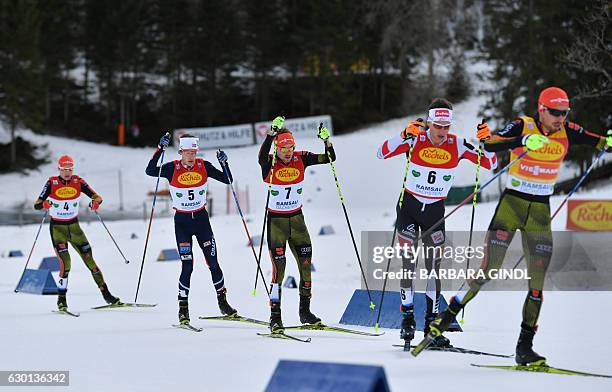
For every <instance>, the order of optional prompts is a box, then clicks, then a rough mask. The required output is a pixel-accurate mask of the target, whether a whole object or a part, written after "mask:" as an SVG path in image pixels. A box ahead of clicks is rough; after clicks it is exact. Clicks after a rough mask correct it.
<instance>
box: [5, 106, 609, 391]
mask: <svg viewBox="0 0 612 392" xmlns="http://www.w3.org/2000/svg"><path fill="white" fill-rule="evenodd" d="M479 105H480V102H479V101H478V99H471V100H469V101H467V102H466V103H464V104H459V105H457V109H456V112H457V113H458V116H457V117H458V118H459V119H458V121H457V124H458V125H459V126H461V127H463V129H469V130H471V129H473V127H474V125H475V124H476V123H477V121H479V120H478V119H476V117H475V111H476V110H477V107H478V106H479ZM462 112H463V113H471V117H468V116H464V117H461V113H462ZM406 120H407V119H405V118H404V119H396V120H390V121H387V122H385V123H382V124H379V125H376V126H372V127H369V128H368V129H366V130H364V131H361V132H358V133H354V134H350V135H345V136H339V137H334V138H333V140H334V146H335V148H336V151H337V155H338V162H337V163H336V170H337V172H338V175H339V178H340V182H341V185H342V191H343V194H344V196H345V199H346V203H347V209H348V212H349V215H350V218H351V224H352V226H353V229H354V231H355V234H356V239H357V240H358V241H359V239H360V238H359V237H360V236H359V233H360V232H361V231H362V230H390V229H391V227H392V226H391V225H392V224H393V220H394V205H395V202H396V200H397V196H398V193H399V190H400V187H401V180H402V177H403V172H404V167H405V166H404V165H405V160H403V159H401V158H399V157H398V158H397V159H391V160H388V161H379V160H377V159H376V156H375V154H376V149H377V148H378V146H379V144H380V143H382V141H383V140H384V138H386V137H388V136H390V135H392V134H393V133H395V132H398V131H399V130H400V129H401V128H402V127H403V126H405V123H406ZM472 123H473V124H472ZM22 134H23V135H24V136H26V137H27V138H34V137H35V138H36V139H38V140H39V141H40V142H44V143H49V148H50V150H51V151H52V155H53V159H54V160H55V159H57V157H59V156H60V155H62V154H64V153H70V154H71V155H73V156H74V158H75V159H76V161H77V171H76V173H77V174H80V175H83V176H84V177H85V179H86V180H87V181H88V182H89V183H90V184H91V185H92V187H93V188H94V189H96V190H97V191H98V192H100V193H101V194H102V195H103V196H105V197H106V200H105V203H104V204H103V206H102V209H101V210H100V213H101V215H102V216H103V212H104V209H112V208H116V207H117V205H118V197H117V195H116V193H117V192H116V177H114V176H112V175H110V174H109V173H112V172H113V171H116V170H117V169H118V168H119V167H121V168H122V170H123V178H124V185H125V186H126V189H128V192H126V195H128V196H127V197H126V200H125V202H126V206H127V207H128V208H138V209H142V199H143V198H144V197H145V194H146V192H147V191H150V190H152V189H153V187H154V185H155V184H154V182H155V179H154V178H151V177H147V176H145V175H144V168H145V166H146V164H147V162H148V159H149V157H150V155H151V154H152V153H153V149H151V148H147V149H131V148H117V147H112V146H106V145H96V144H92V143H87V142H80V141H70V142H69V144H67V143H66V140H65V139H61V138H57V137H51V136H39V135H36V136H34V135H33V134H31V133H30V132H27V131H22ZM460 134H463V133H460ZM466 135H467V133H466ZM297 142H298V149H308V150H311V151H314V152H318V151H322V150H323V146H322V144H321V142H320V141H318V140H314V139H313V140H303V139H298V140H297ZM258 148H259V147H258V146H253V147H246V148H240V149H227V150H226V151H227V153H228V155H229V163H230V165H231V168H232V171H233V173H234V177H235V178H236V180H237V181H238V182H239V183H240V185H241V186H244V185H246V184H248V185H249V187H250V189H251V209H252V213H251V214H250V215H248V216H247V218H248V220H249V223H248V225H249V229H250V232H251V234H252V235H255V234H257V235H258V234H259V233H260V231H261V224H262V219H263V205H264V203H265V195H266V194H265V185H264V184H262V183H261V177H260V171H259V167H258V165H257V164H256V159H257V158H256V155H257V151H258ZM167 156H168V157H169V158H170V157H172V158H173V159H174V158H175V157H177V155H176V151H175V150H173V149H170V150H169V151H168V153H167ZM205 157H206V159H210V160H211V161H213V162H214V164H215V166H217V167H218V164H217V163H216V159H214V155H213V151H205ZM54 167H55V163H54V162H53V163H52V164H50V165H46V166H45V167H43V168H42V169H41V172H33V173H31V174H30V176H28V177H21V176H19V175H17V174H9V175H3V176H0V177H1V178H2V179H3V180H4V183H5V184H17V185H18V186H17V187H8V186H6V187H2V188H0V200H2V206H1V207H2V208H7V207H10V206H11V205H13V204H15V203H17V202H20V201H22V200H28V202H31V201H33V200H34V199H35V198H36V195H37V194H38V193H39V192H40V189H41V188H42V185H43V183H44V179H45V178H46V177H47V176H48V175H51V174H54V173H55V169H54ZM465 167H466V168H465V169H461V170H462V171H461V173H462V177H464V178H465V180H464V181H465V183H466V184H469V183H470V180H469V179H470V178H471V177H473V168H472V167H470V165H465ZM307 171H308V172H307V176H306V187H305V197H304V199H305V206H304V213H305V217H306V222H307V224H308V227H309V230H310V234H311V237H312V240H313V252H314V254H313V263H314V265H315V267H316V272H314V273H313V300H312V310H313V312H314V313H315V314H317V315H319V316H320V317H322V319H323V320H324V321H325V322H327V323H328V324H332V325H335V324H337V323H338V321H339V319H340V317H341V315H342V312H343V311H344V308H345V306H346V304H347V302H348V300H349V299H350V297H351V295H352V293H353V290H354V289H355V288H357V287H359V276H360V275H359V269H358V268H357V266H356V260H355V255H354V251H353V247H352V244H351V242H350V236H349V234H348V231H347V229H346V223H345V220H344V215H343V213H342V210H341V206H340V202H339V200H338V195H337V191H336V187H335V184H334V180H333V176H332V174H331V170H330V169H329V168H328V167H327V166H318V167H314V168H309V169H307ZM485 178H486V177H485ZM162 181H164V180H162ZM491 186H492V187H496V185H495V186H494V185H491ZM211 189H212V192H213V194H214V193H215V192H216V193H217V194H221V195H223V197H225V189H224V186H223V185H221V184H218V183H215V182H214V181H212V185H211ZM318 189H320V190H318ZM578 196H579V197H582V198H585V197H589V198H594V197H601V198H611V196H612V184H611V185H606V186H603V187H601V188H598V189H596V190H593V191H589V192H586V193H579V194H578ZM562 198H563V197H561V196H555V197H553V198H552V203H551V204H552V205H551V208H552V209H553V210H554V208H556V206H558V205H559V203H560V202H561V200H562ZM495 206H496V202H490V203H482V204H479V205H478V209H477V219H476V222H475V227H476V229H477V230H478V229H480V230H484V229H486V227H487V226H488V223H489V221H490V219H491V217H492V215H493V212H494V209H495ZM450 208H453V207H452V206H451V207H450ZM448 210H450V209H447V211H448ZM470 213H471V209H470V207H469V206H467V207H464V208H462V209H461V210H459V211H458V212H457V213H456V214H454V215H453V216H452V217H451V218H450V219H449V220H448V222H447V229H448V230H467V229H468V226H467V225H468V222H469V219H470ZM565 219H566V217H565V209H564V210H563V211H562V212H561V213H560V214H559V216H558V217H556V218H555V220H554V221H553V229H557V230H562V229H563V228H564V227H565ZM325 224H331V225H332V226H333V227H334V229H335V231H336V234H334V235H328V236H319V235H317V233H318V231H319V228H320V227H321V226H322V225H325ZM107 225H108V227H109V228H110V230H111V231H112V233H113V235H114V236H115V238H116V240H117V241H118V243H119V244H120V246H121V247H122V250H123V251H124V253H125V254H126V256H127V258H128V259H129V260H130V261H131V263H130V264H128V265H126V264H124V263H123V260H122V259H121V257H120V255H119V254H118V253H117V250H116V249H115V247H114V245H113V244H112V242H111V240H110V238H109V237H108V234H107V233H106V231H104V228H103V227H102V225H100V223H99V222H97V221H94V222H91V223H82V227H83V229H84V231H85V233H86V234H87V236H88V238H89V241H90V243H91V244H92V246H93V252H94V258H95V259H96V261H97V262H98V264H99V266H100V268H101V270H102V271H103V273H104V276H105V279H106V281H107V283H108V285H109V288H110V289H111V291H112V292H113V293H114V294H115V295H118V296H120V297H121V299H122V300H124V301H132V300H133V299H134V293H135V288H136V282H137V279H138V273H139V269H140V264H141V259H142V251H143V245H144V237H145V231H146V227H147V221H144V220H132V221H117V222H107ZM212 226H213V230H214V232H215V236H216V239H217V245H218V249H219V261H220V264H221V267H222V268H223V271H224V273H225V278H226V284H227V287H228V290H229V292H228V300H229V302H230V303H231V304H232V305H233V306H235V307H236V308H237V309H238V310H239V311H240V313H241V314H243V315H245V316H248V317H253V318H258V319H264V320H265V319H267V318H268V317H269V309H268V307H267V297H266V295H265V291H264V289H263V286H262V285H261V282H260V286H259V289H258V293H257V296H256V297H253V296H251V290H252V285H253V279H254V276H255V261H254V258H253V255H252V253H251V250H250V249H249V248H248V247H247V246H246V244H247V238H246V236H245V234H244V229H243V227H242V222H241V221H240V218H239V216H238V215H231V216H215V217H213V218H212ZM36 230H37V226H36V225H29V226H23V227H16V226H0V253H2V254H5V253H6V252H7V251H8V250H9V249H21V250H22V251H23V252H24V253H25V254H26V255H27V252H28V251H29V249H30V246H31V244H32V241H33V239H34V236H35V234H36ZM132 233H136V234H137V236H138V238H136V239H131V238H130V236H131V234H132ZM173 247H175V242H174V229H173V223H172V218H168V217H160V218H156V219H155V220H154V221H153V228H152V232H151V238H150V242H149V248H148V250H147V258H146V261H145V265H144V272H143V280H142V284H141V288H140V294H139V298H138V300H139V302H143V303H158V306H157V307H156V308H151V309H130V308H123V309H113V310H91V309H90V308H91V307H92V306H96V305H101V304H103V299H102V296H101V295H100V294H99V291H98V290H97V289H96V287H95V284H94V282H93V279H92V278H91V275H90V274H89V271H88V270H87V269H86V268H85V266H84V264H83V262H82V261H81V260H80V259H79V257H78V256H77V255H76V253H75V252H73V251H71V255H72V270H71V273H70V283H69V292H68V304H69V307H70V309H71V310H73V311H75V312H80V313H81V317H79V318H77V319H74V318H69V317H65V316H61V315H57V314H53V313H51V310H52V309H54V308H55V301H56V297H55V296H34V295H28V294H14V293H13V289H14V287H15V284H16V282H17V281H18V279H19V276H20V274H21V271H22V269H23V265H24V263H25V257H22V258H11V259H9V258H5V257H2V258H0V268H1V271H2V273H1V274H0V303H1V307H2V311H1V312H0V342H2V354H1V355H0V370H70V383H71V386H70V387H69V388H61V387H57V388H49V387H47V388H45V390H51V391H55V390H57V391H67V390H70V391H108V390H117V391H169V390H202V391H211V390H215V391H260V390H263V389H264V388H265V386H266V384H267V382H268V380H269V378H270V376H271V374H272V372H273V371H274V368H275V367H276V364H277V362H278V360H280V359H296V360H308V361H331V362H346V363H358V364H371V365H382V366H384V368H385V372H386V375H387V378H388V381H389V384H390V387H391V389H392V390H394V391H399V390H407V389H408V388H453V389H462V388H464V387H469V388H470V390H483V391H484V390H490V389H491V388H495V390H497V391H516V390H526V389H528V388H533V387H537V388H540V389H542V390H545V391H549V390H554V391H556V392H560V391H575V390H577V389H578V388H580V389H582V390H589V391H607V390H610V385H611V384H610V381H609V380H603V379H595V378H584V377H577V376H560V375H546V374H530V373H514V372H504V371H500V370H490V369H477V368H473V367H470V366H469V364H470V363H486V364H511V363H513V361H512V360H507V359H501V358H490V357H488V358H487V357H479V356H472V355H463V354H452V353H433V352H425V353H423V354H422V355H421V356H420V357H419V358H418V359H414V358H412V357H411V356H410V355H409V354H408V353H404V352H401V351H400V349H398V348H394V347H392V346H391V345H392V344H397V343H399V342H400V340H399V331H397V330H387V331H386V334H385V335H384V336H382V337H362V336H350V335H344V334H336V333H332V332H322V331H291V332H290V333H292V334H294V335H295V336H300V337H312V342H311V343H308V344H303V343H298V342H291V341H284V340H276V339H266V338H262V337H258V336H257V335H256V333H257V332H265V329H264V328H262V327H259V326H254V325H249V324H244V323H237V322H227V321H205V320H199V319H198V316H201V315H217V314H218V309H217V305H216V298H215V295H214V288H213V286H212V284H211V278H210V274H209V272H208V269H207V268H206V266H205V263H204V260H203V256H202V253H201V251H200V250H199V249H198V250H196V251H195V264H196V267H195V269H194V273H193V276H192V282H191V293H190V298H191V299H190V313H191V319H192V324H194V325H196V326H200V327H203V328H204V331H203V332H202V333H200V334H195V333H192V332H189V331H183V330H177V329H174V328H172V327H171V324H173V323H176V320H177V301H176V294H177V279H178V275H179V272H180V265H179V263H178V262H157V261H156V258H157V255H158V254H159V252H160V251H161V250H162V249H166V248H173ZM52 254H53V251H52V247H51V241H50V238H49V232H48V226H47V225H45V227H44V228H43V230H42V231H41V235H40V238H39V242H38V244H37V245H36V248H35V250H34V253H33V256H32V260H31V262H30V267H31V268H36V267H37V266H38V263H39V262H40V260H41V259H42V257H45V256H51V255H52ZM512 261H514V260H512ZM509 263H510V261H506V265H508V264H509ZM262 267H263V270H264V274H265V277H266V281H269V279H270V270H271V267H270V263H269V260H268V258H267V257H266V252H265V250H264V257H263V260H262ZM286 275H292V276H295V277H297V276H298V273H297V267H296V265H295V261H294V260H293V257H292V256H288V260H287V270H286ZM283 293H284V295H283V321H284V323H285V325H292V324H297V323H299V318H298V314H297V308H298V293H297V290H292V289H285V290H284V292H283ZM449 295H452V293H445V296H446V297H447V298H448V297H449ZM524 297H525V293H524V292H486V291H485V292H483V293H481V294H480V295H479V297H478V298H477V299H475V300H474V301H472V302H471V303H470V305H469V306H468V307H467V309H466V316H465V319H466V324H465V326H464V329H465V332H463V333H451V334H449V337H450V338H451V341H452V343H453V344H455V345H456V346H460V347H466V348H471V349H476V350H483V351H489V352H495V353H502V354H510V353H513V351H514V346H515V344H516V339H517V337H518V333H519V326H520V319H521V308H522V303H523V300H524ZM545 297H546V303H545V305H544V306H543V309H542V314H541V317H540V330H539V333H538V334H537V336H536V339H535V346H534V347H535V349H536V351H538V352H540V353H541V354H543V355H545V356H547V357H548V359H549V363H550V364H551V365H552V366H557V367H561V368H569V369H575V370H584V371H591V372H596V373H612V368H611V366H610V363H611V362H610V358H609V352H610V349H612V344H610V343H609V342H608V341H607V340H606V339H602V338H601V334H599V333H592V332H591V331H592V328H593V327H594V326H595V328H597V326H601V325H606V323H607V322H609V321H611V318H610V317H611V316H609V314H608V313H609V312H606V311H605V310H606V308H607V307H608V305H607V304H609V303H610V301H611V300H612V293H609V292H605V293H604V292H589V293H585V292H546V293H545ZM593 323H595V324H593ZM357 328H358V329H360V327H357ZM364 330H366V329H364ZM421 336H422V334H421V333H417V339H420V337H421ZM0 390H4V388H2V387H0ZM7 390H8V389H7ZM29 390H33V391H38V390H40V388H36V387H32V388H28V387H20V388H19V391H29Z"/></svg>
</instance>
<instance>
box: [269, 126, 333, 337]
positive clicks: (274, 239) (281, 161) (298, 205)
mask: <svg viewBox="0 0 612 392" xmlns="http://www.w3.org/2000/svg"><path fill="white" fill-rule="evenodd" d="M283 125H284V118H283V117H277V118H275V119H274V121H273V122H272V127H271V129H270V131H268V134H267V136H266V139H265V140H264V142H263V144H262V146H261V149H260V150H259V165H260V166H261V173H262V178H263V180H264V182H265V183H266V184H268V185H269V192H270V195H269V196H270V199H269V203H268V206H267V207H268V222H267V238H268V249H269V251H270V258H271V260H272V283H271V294H270V331H272V332H273V333H274V332H282V331H283V330H284V327H283V322H282V318H281V287H280V285H281V284H282V282H283V277H284V275H285V265H286V257H285V253H286V246H287V243H289V248H290V249H291V252H292V253H293V256H294V257H295V260H296V261H297V263H298V269H299V272H300V286H299V291H300V308H299V315H300V322H301V323H302V324H317V323H320V322H321V319H319V318H318V317H317V316H315V315H314V314H312V312H311V311H310V297H311V274H310V272H311V270H310V268H311V267H310V266H311V258H312V243H311V241H310V235H309V234H308V229H307V228H306V223H305V222H304V215H303V214H302V196H303V193H302V190H303V184H304V175H305V174H306V168H307V167H308V166H312V165H321V164H326V163H329V158H328V157H330V158H331V160H332V161H335V159H336V154H335V152H334V148H333V146H332V144H331V142H330V141H329V131H328V130H327V128H325V127H322V128H321V129H320V130H319V135H318V136H319V138H320V139H322V140H323V141H324V143H325V153H323V154H313V153H311V152H308V151H295V140H294V139H293V135H292V134H291V132H289V130H288V129H286V128H284V127H283ZM273 141H275V143H276V144H275V148H274V151H275V155H269V152H270V147H272V142H273Z"/></svg>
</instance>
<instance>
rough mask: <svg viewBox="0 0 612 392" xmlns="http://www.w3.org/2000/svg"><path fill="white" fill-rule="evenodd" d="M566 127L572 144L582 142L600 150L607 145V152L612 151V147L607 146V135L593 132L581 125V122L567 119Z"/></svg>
mask: <svg viewBox="0 0 612 392" xmlns="http://www.w3.org/2000/svg"><path fill="white" fill-rule="evenodd" d="M565 129H567V138H568V140H569V143H570V145H573V144H581V145H586V146H591V147H595V148H596V149H598V150H601V149H602V148H604V147H606V151H607V152H611V151H612V148H610V147H608V146H607V143H606V137H605V136H600V135H598V134H595V133H592V132H589V131H587V130H586V129H584V128H583V127H581V126H580V125H579V124H576V123H573V122H570V121H566V122H565Z"/></svg>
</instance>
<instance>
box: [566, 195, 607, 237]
mask: <svg viewBox="0 0 612 392" xmlns="http://www.w3.org/2000/svg"><path fill="white" fill-rule="evenodd" d="M568 210H569V211H568V214H567V228H568V229H572V230H582V231H612V200H570V201H569V205H568Z"/></svg>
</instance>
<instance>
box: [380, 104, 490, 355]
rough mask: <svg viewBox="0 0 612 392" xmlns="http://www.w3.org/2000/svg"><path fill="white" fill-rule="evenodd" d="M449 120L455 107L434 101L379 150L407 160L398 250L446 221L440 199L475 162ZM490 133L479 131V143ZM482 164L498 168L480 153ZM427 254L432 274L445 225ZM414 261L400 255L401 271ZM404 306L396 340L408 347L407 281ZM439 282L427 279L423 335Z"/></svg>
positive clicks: (443, 341) (411, 328) (440, 340)
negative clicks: (465, 163)
mask: <svg viewBox="0 0 612 392" xmlns="http://www.w3.org/2000/svg"><path fill="white" fill-rule="evenodd" d="M452 119H453V108H452V105H451V103H450V102H449V101H447V100H446V99H441V98H437V99H434V100H433V101H432V102H431V104H430V105H429V111H428V117H427V124H424V123H423V122H422V120H420V119H419V120H420V121H419V120H417V121H414V122H411V123H409V124H408V127H406V129H404V130H403V131H402V132H401V133H400V134H398V135H396V136H393V137H392V138H390V139H388V140H386V141H385V142H384V143H383V145H382V146H381V147H380V148H379V149H378V158H379V159H388V158H391V157H394V156H396V155H400V154H405V156H406V158H407V159H410V161H409V162H408V163H407V165H409V166H408V167H407V173H406V181H405V188H404V189H403V192H404V193H403V195H402V196H401V197H400V201H399V203H398V205H397V207H396V211H397V220H396V230H397V235H398V241H399V244H400V246H402V247H404V245H405V246H407V247H409V248H411V247H412V246H414V247H416V246H417V244H415V243H414V242H415V241H416V239H417V238H418V236H419V229H420V230H422V231H426V230H428V229H430V228H431V227H432V226H433V225H434V224H435V222H437V221H439V220H440V219H442V218H443V217H444V212H445V211H444V199H445V198H446V197H447V195H448V192H449V191H450V189H451V186H452V185H453V181H454V178H455V169H456V167H457V165H458V164H459V161H460V160H462V159H468V160H470V161H471V162H473V163H475V164H477V163H478V159H479V156H478V150H477V149H476V148H475V147H474V146H473V145H471V144H470V143H468V142H467V141H466V140H465V139H464V138H462V137H458V136H457V135H454V134H452V133H450V128H451V124H452ZM488 136H489V135H485V134H481V133H479V134H478V135H477V137H478V139H479V140H483V139H485V138H487V137H488ZM480 165H481V166H482V167H484V168H486V169H489V170H493V169H495V168H496V167H497V158H496V156H495V154H494V153H489V152H486V151H484V152H483V153H482V155H481V157H480ZM422 241H423V246H424V248H425V250H426V251H427V252H425V266H426V268H427V271H428V274H429V272H430V271H432V269H433V270H435V271H436V272H438V271H439V268H440V262H441V251H442V246H443V245H444V242H445V230H444V222H442V223H440V224H439V225H438V226H437V227H436V228H435V229H433V232H432V233H431V234H430V235H428V236H427V237H425V238H423V239H422ZM415 266H416V260H412V257H411V254H408V255H403V257H402V268H403V270H404V271H413V272H414V269H415ZM400 294H401V301H402V304H401V306H400V310H401V312H402V327H401V331H400V338H401V339H403V340H404V341H406V343H407V344H408V345H409V344H410V341H411V340H412V339H414V332H415V329H416V323H415V319H414V304H413V297H414V288H413V284H412V280H411V279H402V280H401V281H400ZM439 297H440V280H439V279H437V274H436V276H435V278H434V277H431V278H430V279H428V281H427V286H426V298H427V310H426V314H425V330H424V332H425V335H427V333H428V332H429V324H430V323H431V322H432V321H433V320H435V319H436V317H437V314H438V311H439V309H438V307H439ZM433 345H435V346H438V347H446V346H449V345H450V341H449V340H448V339H447V338H446V337H444V336H442V335H439V336H438V337H437V339H436V341H435V342H433Z"/></svg>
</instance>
